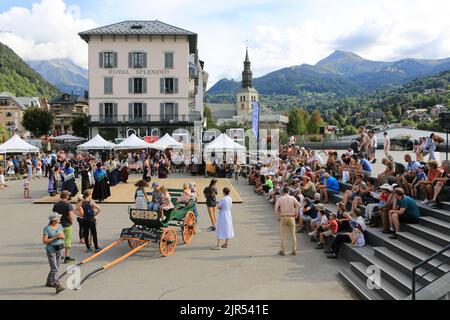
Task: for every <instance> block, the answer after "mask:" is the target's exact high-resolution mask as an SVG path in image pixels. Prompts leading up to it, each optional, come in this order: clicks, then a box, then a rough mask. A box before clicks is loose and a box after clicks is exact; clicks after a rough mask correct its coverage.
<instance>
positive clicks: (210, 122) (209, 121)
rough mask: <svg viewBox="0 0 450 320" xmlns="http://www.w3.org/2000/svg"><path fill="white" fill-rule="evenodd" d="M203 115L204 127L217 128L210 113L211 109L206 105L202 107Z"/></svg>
mask: <svg viewBox="0 0 450 320" xmlns="http://www.w3.org/2000/svg"><path fill="white" fill-rule="evenodd" d="M203 117H204V118H205V119H206V127H207V128H208V129H211V128H217V123H216V120H215V119H214V117H213V115H212V112H211V109H210V108H209V107H208V106H206V105H205V107H204V108H203Z"/></svg>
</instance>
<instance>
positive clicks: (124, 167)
mask: <svg viewBox="0 0 450 320" xmlns="http://www.w3.org/2000/svg"><path fill="white" fill-rule="evenodd" d="M120 166H121V168H120V176H121V180H122V182H123V183H127V182H128V160H127V158H124V159H123V160H122V162H121V163H120Z"/></svg>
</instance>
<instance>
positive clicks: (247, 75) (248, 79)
mask: <svg viewBox="0 0 450 320" xmlns="http://www.w3.org/2000/svg"><path fill="white" fill-rule="evenodd" d="M252 87H253V84H252V70H251V69H250V59H249V58H248V47H247V48H246V50H245V61H244V71H242V88H243V89H245V88H252Z"/></svg>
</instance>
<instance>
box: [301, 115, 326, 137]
mask: <svg viewBox="0 0 450 320" xmlns="http://www.w3.org/2000/svg"><path fill="white" fill-rule="evenodd" d="M321 127H325V121H323V119H322V116H321V114H320V111H319V110H314V111H313V112H312V113H311V116H310V117H309V119H308V122H307V124H306V130H307V132H308V133H309V134H318V133H319V131H320V128H321Z"/></svg>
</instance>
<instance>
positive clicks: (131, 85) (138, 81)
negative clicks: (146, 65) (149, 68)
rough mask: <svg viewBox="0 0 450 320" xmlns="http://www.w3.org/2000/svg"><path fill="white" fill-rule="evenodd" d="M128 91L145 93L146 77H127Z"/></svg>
mask: <svg viewBox="0 0 450 320" xmlns="http://www.w3.org/2000/svg"><path fill="white" fill-rule="evenodd" d="M128 93H147V78H129V79H128Z"/></svg>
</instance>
